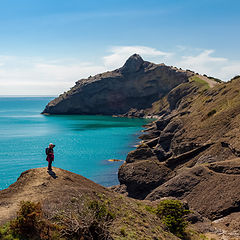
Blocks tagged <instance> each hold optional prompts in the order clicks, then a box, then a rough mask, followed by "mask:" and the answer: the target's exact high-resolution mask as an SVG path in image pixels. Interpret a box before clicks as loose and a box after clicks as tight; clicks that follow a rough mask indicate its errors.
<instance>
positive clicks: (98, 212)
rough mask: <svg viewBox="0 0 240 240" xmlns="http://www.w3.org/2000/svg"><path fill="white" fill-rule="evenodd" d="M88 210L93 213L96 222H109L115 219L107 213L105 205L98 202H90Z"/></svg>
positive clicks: (112, 214)
mask: <svg viewBox="0 0 240 240" xmlns="http://www.w3.org/2000/svg"><path fill="white" fill-rule="evenodd" d="M89 209H90V210H92V211H93V213H94V214H95V217H96V219H97V220H98V221H109V220H112V219H114V218H115V214H114V213H112V212H111V211H109V209H108V208H107V206H106V204H105V203H102V202H100V201H96V200H94V201H91V202H90V203H89Z"/></svg>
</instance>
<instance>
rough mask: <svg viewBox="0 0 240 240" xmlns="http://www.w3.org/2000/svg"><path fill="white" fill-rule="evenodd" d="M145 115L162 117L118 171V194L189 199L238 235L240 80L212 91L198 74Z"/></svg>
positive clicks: (239, 215) (189, 202) (215, 87)
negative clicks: (119, 190)
mask: <svg viewBox="0 0 240 240" xmlns="http://www.w3.org/2000/svg"><path fill="white" fill-rule="evenodd" d="M146 111H147V112H148V114H153V115H156V116H158V119H157V120H156V121H155V122H153V123H152V124H149V125H148V126H147V127H148V128H147V129H146V130H145V133H144V134H143V135H142V136H141V137H140V138H141V139H142V142H141V144H140V145H139V146H138V148H137V149H136V150H134V151H132V152H130V153H129V154H128V156H127V159H126V162H125V163H124V164H123V165H122V166H121V167H120V169H119V181H120V183H121V185H120V186H118V187H116V190H118V189H121V191H124V190H125V191H126V193H127V194H128V196H131V197H134V198H138V199H148V200H156V199H161V198H163V197H177V198H178V199H181V200H186V201H187V202H188V204H189V205H190V207H192V208H193V209H195V210H196V211H198V212H199V213H200V214H201V215H202V216H204V217H207V218H209V219H211V220H213V221H215V220H216V222H221V221H223V222H224V221H227V222H225V224H226V226H228V227H226V229H225V231H228V232H229V233H233V235H234V234H235V235H234V236H238V237H239V236H240V232H239V229H240V226H239V222H240V221H239V220H240V191H239V185H240V167H239V166H240V158H239V157H240V141H239V138H240V125H239V124H240V121H239V120H240V119H239V116H240V115H239V113H240V78H239V77H238V78H235V79H233V80H231V81H229V82H227V83H220V84H217V85H215V86H213V87H212V88H211V87H210V86H209V85H208V84H207V83H206V82H203V81H202V79H200V78H198V77H196V76H194V77H192V78H190V81H189V82H187V83H183V84H180V85H179V86H177V87H176V88H174V89H173V90H172V91H170V93H169V94H167V95H166V96H165V97H164V98H162V99H160V100H159V101H157V102H155V103H154V104H153V107H152V108H149V109H148V110H146ZM237 222H238V223H237ZM227 239H228V238H227ZM229 239H230V238H229ZM234 239H235V238H234ZM237 239H239V238H237Z"/></svg>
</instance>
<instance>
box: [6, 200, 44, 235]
mask: <svg viewBox="0 0 240 240" xmlns="http://www.w3.org/2000/svg"><path fill="white" fill-rule="evenodd" d="M20 204H21V205H20V209H19V211H18V212H17V218H16V219H14V220H13V221H11V222H10V230H12V232H13V233H14V234H15V235H21V236H31V235H32V234H34V233H36V232H37V229H38V225H39V222H40V218H41V217H42V208H41V205H40V203H33V202H30V201H26V202H24V201H22V202H21V203H20Z"/></svg>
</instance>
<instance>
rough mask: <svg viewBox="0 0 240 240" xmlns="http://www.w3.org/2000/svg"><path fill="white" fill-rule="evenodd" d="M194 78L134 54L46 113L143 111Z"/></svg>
mask: <svg viewBox="0 0 240 240" xmlns="http://www.w3.org/2000/svg"><path fill="white" fill-rule="evenodd" d="M191 75H193V73H192V72H190V71H183V70H180V69H177V68H173V67H169V66H166V65H164V64H154V63H150V62H147V61H144V60H143V59H142V58H141V57H140V56H139V55H137V54H134V55H132V56H131V57H130V58H129V59H128V60H127V61H126V63H125V64H124V66H123V67H121V68H119V69H116V70H114V71H112V72H105V73H102V74H98V75H96V76H93V77H91V76H90V77H89V78H88V79H81V80H79V81H77V82H76V85H75V86H74V87H73V88H72V89H70V90H69V91H68V92H66V93H64V94H62V95H60V96H59V97H58V98H56V99H54V100H53V101H51V102H50V103H49V104H48V105H47V106H46V108H45V109H44V111H43V113H48V114H106V115H114V114H125V113H127V112H129V111H130V110H131V109H132V110H134V111H139V110H142V109H145V108H149V107H151V106H152V103H153V102H155V101H156V100H158V99H159V98H161V97H162V96H164V95H166V94H167V93H168V92H169V91H170V90H172V89H173V88H174V87H176V86H177V85H179V84H181V83H184V82H187V81H188V78H189V76H191ZM140 115H141V113H140Z"/></svg>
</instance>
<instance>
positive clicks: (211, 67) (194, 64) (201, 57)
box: [175, 50, 240, 80]
mask: <svg viewBox="0 0 240 240" xmlns="http://www.w3.org/2000/svg"><path fill="white" fill-rule="evenodd" d="M214 52H215V51H214V50H202V51H201V52H200V53H199V54H197V55H193V56H191V55H190V56H182V57H180V59H179V60H178V61H176V62H175V64H176V66H177V67H181V68H184V69H191V70H193V71H195V72H199V73H201V74H207V75H209V76H213V77H217V78H220V79H222V80H229V79H230V78H232V77H233V76H235V75H237V74H239V73H240V62H233V61H231V60H229V59H227V58H224V57H214V56H212V55H213V54H214Z"/></svg>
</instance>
